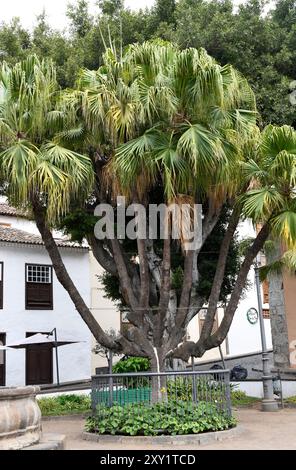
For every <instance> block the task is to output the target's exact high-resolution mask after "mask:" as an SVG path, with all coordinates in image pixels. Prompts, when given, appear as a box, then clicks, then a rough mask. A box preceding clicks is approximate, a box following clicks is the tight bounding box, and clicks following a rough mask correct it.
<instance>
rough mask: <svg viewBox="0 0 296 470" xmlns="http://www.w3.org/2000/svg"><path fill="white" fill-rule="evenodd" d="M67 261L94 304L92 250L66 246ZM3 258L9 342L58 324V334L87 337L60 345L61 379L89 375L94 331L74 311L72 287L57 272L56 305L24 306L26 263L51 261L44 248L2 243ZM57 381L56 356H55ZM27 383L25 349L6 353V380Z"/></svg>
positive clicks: (0, 314) (4, 328)
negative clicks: (68, 289)
mask: <svg viewBox="0 0 296 470" xmlns="http://www.w3.org/2000/svg"><path fill="white" fill-rule="evenodd" d="M61 254H62V257H63V260H64V263H65V265H66V267H67V269H68V271H69V274H70V276H71V277H72V279H73V281H74V283H75V284H76V286H78V288H79V291H80V294H81V295H82V297H83V298H84V300H85V302H86V303H87V304H88V305H90V291H89V258H88V256H89V254H88V251H87V250H73V249H69V248H66V249H61ZM0 261H3V262H4V287H3V310H0V332H1V333H6V343H7V344H9V342H12V341H17V340H19V339H23V338H25V335H26V332H29V331H32V332H34V331H36V332H48V331H51V330H52V329H53V328H55V327H56V328H57V334H58V336H59V335H60V336H63V337H64V336H65V335H70V336H71V337H75V338H77V339H78V340H84V341H85V342H81V343H77V344H73V345H67V346H62V347H59V350H58V352H59V365H60V381H61V382H65V381H72V380H79V379H87V378H89V377H90V375H91V355H90V349H91V334H90V332H89V329H88V328H87V326H86V325H85V323H84V322H83V321H82V319H81V317H80V315H79V314H78V313H77V311H76V310H75V307H74V305H73V303H72V301H71V300H70V299H69V297H68V294H67V292H66V291H65V290H64V288H63V287H62V286H61V285H60V283H59V282H58V280H57V278H56V276H55V274H54V272H53V302H54V309H53V310H25V263H41V264H51V262H50V259H49V257H48V255H47V253H46V251H45V249H44V248H43V247H39V246H25V245H20V244H17V243H14V244H5V243H0ZM53 371H54V382H55V381H56V374H55V357H54V368H53ZM23 384H25V352H24V350H14V351H7V352H6V385H7V386H16V385H23Z"/></svg>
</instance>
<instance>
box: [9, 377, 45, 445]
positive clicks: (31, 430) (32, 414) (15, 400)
mask: <svg viewBox="0 0 296 470" xmlns="http://www.w3.org/2000/svg"><path fill="white" fill-rule="evenodd" d="M39 390H40V389H39V387H33V386H32V387H31V386H30V387H13V388H9V387H3V388H1V387H0V450H16V449H22V448H23V447H27V446H29V445H31V444H35V443H37V442H39V439H40V436H41V412H40V408H39V406H38V404H37V401H36V394H37V393H38V392H39Z"/></svg>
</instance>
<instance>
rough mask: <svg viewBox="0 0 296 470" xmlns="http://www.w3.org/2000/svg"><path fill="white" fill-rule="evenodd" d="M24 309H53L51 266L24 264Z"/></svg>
mask: <svg viewBox="0 0 296 470" xmlns="http://www.w3.org/2000/svg"><path fill="white" fill-rule="evenodd" d="M26 309H27V310H52V309H53V299H52V266H48V265H40V264H26Z"/></svg>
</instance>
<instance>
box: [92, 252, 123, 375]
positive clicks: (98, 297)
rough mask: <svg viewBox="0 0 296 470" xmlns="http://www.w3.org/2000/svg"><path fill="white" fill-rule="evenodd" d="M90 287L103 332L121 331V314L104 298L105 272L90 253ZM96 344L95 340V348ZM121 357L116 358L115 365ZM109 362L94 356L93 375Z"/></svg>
mask: <svg viewBox="0 0 296 470" xmlns="http://www.w3.org/2000/svg"><path fill="white" fill-rule="evenodd" d="M89 256H90V287H91V312H92V314H93V315H94V317H95V318H96V320H97V321H98V322H99V324H100V326H101V327H102V328H103V330H109V329H110V328H113V329H114V330H115V331H119V329H120V313H119V311H118V310H117V309H116V306H115V305H114V303H113V302H112V301H111V300H109V299H107V298H106V297H104V295H105V293H104V287H103V285H102V282H101V281H100V279H99V278H100V276H102V274H103V272H104V270H103V268H102V267H101V266H100V265H99V263H98V262H97V261H96V259H95V258H94V256H93V254H92V253H91V252H90V253H89ZM95 344H96V342H95V340H94V339H93V347H94V346H95ZM118 359H119V356H115V357H114V363H115V362H116V361H117V360H118ZM106 366H107V360H106V359H105V358H104V357H101V356H99V355H98V354H94V353H93V354H92V374H95V369H96V367H106Z"/></svg>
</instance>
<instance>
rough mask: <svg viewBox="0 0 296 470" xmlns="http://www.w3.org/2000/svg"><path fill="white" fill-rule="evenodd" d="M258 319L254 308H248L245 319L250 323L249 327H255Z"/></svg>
mask: <svg viewBox="0 0 296 470" xmlns="http://www.w3.org/2000/svg"><path fill="white" fill-rule="evenodd" d="M258 318H259V315H258V311H257V310H256V309H255V308H253V307H252V308H249V310H248V311H247V319H248V322H249V323H251V325H255V323H257V321H258Z"/></svg>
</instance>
